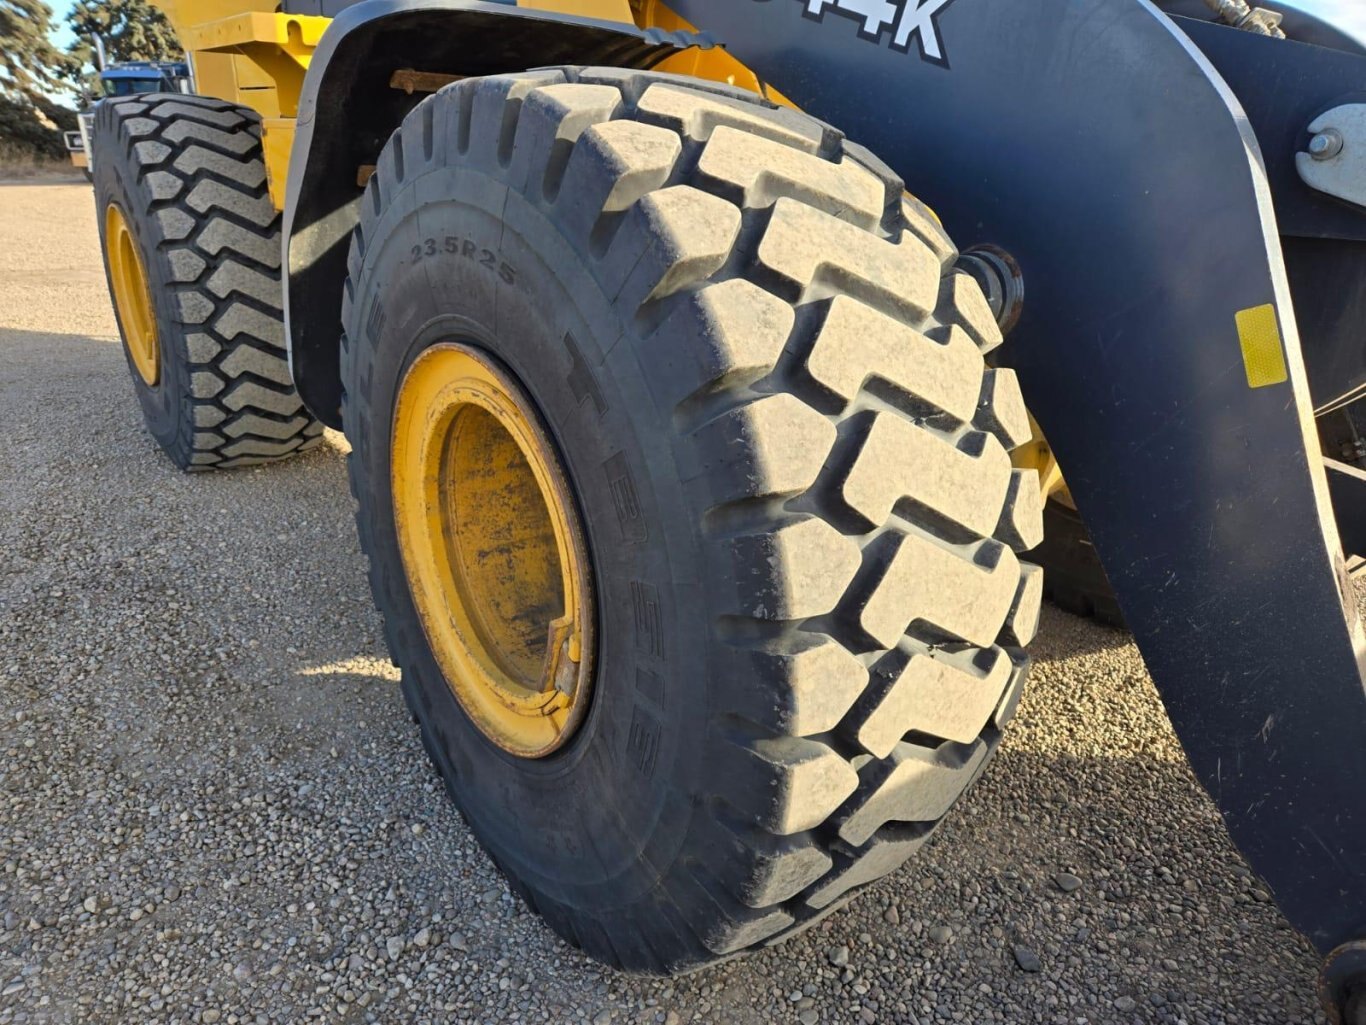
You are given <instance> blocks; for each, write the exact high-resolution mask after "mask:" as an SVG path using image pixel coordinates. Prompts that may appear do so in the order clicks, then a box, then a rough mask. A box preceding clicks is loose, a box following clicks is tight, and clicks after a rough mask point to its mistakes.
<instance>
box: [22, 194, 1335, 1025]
mask: <svg viewBox="0 0 1366 1025" xmlns="http://www.w3.org/2000/svg"><path fill="white" fill-rule="evenodd" d="M0 233H2V235H3V239H4V245H3V246H0V426H2V427H3V432H4V437H5V438H6V439H7V440H6V444H5V445H4V446H3V447H0V551H3V552H4V553H5V555H6V557H5V559H4V560H3V563H0V758H2V759H3V760H2V761H0V1025H7V1023H18V1022H48V1021H51V1022H67V1021H80V1022H201V1023H204V1025H210V1023H213V1022H220V1023H237V1022H282V1023H283V1022H301V1021H311V1020H319V1021H339V1022H383V1023H390V1022H437V1021H441V1022H445V1021H462V1022H464V1021H469V1022H505V1021H528V1022H538V1021H547V1022H578V1021H583V1022H591V1023H593V1025H607V1023H609V1022H630V1023H649V1022H663V1023H668V1025H674V1023H681V1022H688V1021H702V1022H715V1023H756V1025H757V1023H767V1022H777V1023H782V1022H800V1023H802V1025H812V1023H815V1022H838V1023H844V1022H851V1023H858V1022H870V1023H871V1022H901V1023H918V1025H928V1023H930V1022H969V1023H978V1022H1012V1023H1015V1022H1020V1023H1025V1022H1040V1023H1058V1025H1074V1023H1075V1025H1083V1023H1094V1022H1120V1023H1129V1022H1187V1023H1190V1025H1195V1023H1216V1022H1226V1023H1229V1025H1233V1023H1237V1025H1253V1023H1265V1025H1273V1023H1274V1025H1288V1023H1301V1022H1303V1023H1309V1022H1318V1021H1319V1020H1320V1017H1319V1014H1318V1012H1317V1010H1316V1004H1315V1001H1314V997H1313V989H1312V983H1313V978H1314V973H1315V971H1316V967H1317V964H1316V960H1315V958H1314V956H1313V954H1312V951H1311V950H1310V949H1309V947H1308V946H1307V945H1306V944H1305V942H1304V941H1303V940H1302V939H1300V938H1299V937H1298V936H1297V935H1296V934H1295V933H1293V932H1292V931H1290V930H1289V928H1288V927H1287V926H1286V924H1285V923H1284V921H1283V920H1282V918H1281V916H1280V914H1279V913H1278V912H1277V910H1276V908H1275V906H1274V905H1273V904H1272V903H1271V902H1270V899H1269V897H1268V895H1267V893H1266V892H1265V891H1264V890H1263V889H1262V888H1261V887H1260V886H1259V885H1258V883H1257V882H1256V881H1255V880H1254V879H1252V878H1251V877H1250V875H1249V873H1248V871H1247V869H1246V868H1245V867H1244V865H1243V863H1242V861H1241V859H1240V858H1239V857H1238V855H1237V853H1236V852H1235V851H1234V850H1233V849H1232V847H1231V846H1230V844H1229V842H1228V840H1227V839H1226V837H1225V836H1224V834H1223V832H1222V830H1221V828H1220V824H1219V820H1218V818H1217V816H1216V814H1215V812H1214V810H1213V807H1212V805H1211V804H1210V803H1209V801H1208V800H1207V799H1206V798H1205V796H1204V795H1203V793H1201V792H1200V791H1199V790H1198V789H1197V787H1196V785H1195V783H1194V781H1193V779H1192V777H1191V776H1190V773H1189V772H1188V770H1187V769H1186V766H1185V763H1184V761H1183V759H1182V756H1181V752H1180V750H1179V748H1178V746H1177V744H1176V741H1175V738H1174V737H1173V736H1172V733H1171V730H1170V727H1169V726H1168V724H1167V721H1166V718H1165V716H1164V714H1163V712H1162V709H1161V706H1160V705H1159V704H1158V700H1157V696H1156V694H1155V692H1154V690H1153V687H1152V684H1151V682H1150V681H1149V679H1148V676H1147V674H1146V672H1145V671H1144V668H1143V663H1142V661H1141V659H1140V658H1139V656H1138V653H1137V651H1136V650H1135V649H1134V647H1133V646H1132V645H1131V644H1129V643H1128V642H1127V639H1126V637H1125V636H1124V635H1122V634H1120V633H1116V632H1114V631H1110V630H1107V629H1104V628H1101V627H1097V626H1094V625H1091V624H1089V623H1086V622H1083V621H1081V620H1078V619H1075V618H1072V617H1070V616H1067V615H1065V614H1063V613H1061V612H1058V611H1056V610H1053V609H1048V610H1046V612H1045V619H1044V626H1043V630H1042V633H1041V635H1040V637H1039V640H1038V642H1037V645H1036V649H1037V657H1038V664H1037V669H1036V671H1035V673H1034V676H1033V680H1032V689H1031V690H1030V691H1029V692H1028V693H1027V696H1026V699H1025V702H1024V704H1023V706H1022V709H1021V712H1020V715H1019V717H1018V718H1017V720H1016V721H1015V723H1014V725H1013V726H1012V728H1011V730H1010V733H1009V736H1008V737H1007V739H1006V743H1005V747H1004V751H1003V753H1002V754H1001V756H1000V758H999V759H998V760H997V761H996V764H995V765H994V767H993V769H992V770H991V771H990V772H988V774H987V776H986V778H985V780H984V781H983V783H982V784H981V785H979V786H978V787H977V788H976V790H974V791H973V793H972V794H971V795H970V797H969V798H968V800H967V801H966V803H965V806H964V807H962V808H961V809H960V810H959V811H958V813H957V814H956V815H955V816H953V817H952V821H951V823H950V824H949V825H948V826H947V827H946V828H945V829H944V830H943V831H942V832H941V834H940V836H939V838H938V840H937V842H936V843H935V844H934V845H933V846H932V847H931V848H929V849H928V851H927V853H926V854H925V855H923V856H922V857H921V858H920V859H919V860H918V861H917V862H915V863H913V864H912V865H911V866H908V867H907V868H906V869H904V870H902V871H901V872H899V873H897V874H895V875H894V876H893V877H892V878H889V879H886V880H884V881H883V882H882V883H880V884H878V885H877V886H874V887H873V888H872V889H871V890H869V891H868V892H867V893H865V894H864V895H863V896H862V897H861V898H860V899H858V900H857V901H855V902H854V904H853V905H851V906H850V908H848V909H847V910H845V911H843V912H840V913H838V914H836V915H834V916H832V917H831V918H828V919H826V920H825V921H824V922H822V923H821V925H819V926H818V927H816V928H815V929H813V930H811V931H810V932H808V933H806V934H804V935H802V936H800V937H798V938H797V939H795V940H793V941H792V942H789V943H788V944H786V945H785V946H783V947H780V948H778V949H775V950H770V951H766V952H763V953H760V954H758V955H756V956H752V957H749V958H747V959H744V960H741V961H737V962H732V963H730V964H728V965H725V966H723V967H721V968H718V969H713V970H710V971H706V972H701V973H698V974H695V975H692V976H688V977H686V978H682V979H676V980H672V981H669V980H650V979H638V978H630V977H625V976H619V975H613V974H611V973H608V972H606V971H604V970H602V969H599V968H598V967H597V966H596V965H594V964H593V963H591V962H589V961H588V960H586V959H585V958H584V957H583V956H582V955H580V954H579V953H578V952H577V951H575V950H573V949H572V948H570V947H568V946H567V945H565V944H564V943H562V942H560V941H559V940H558V939H557V938H556V937H555V936H554V935H553V934H552V933H550V932H549V931H548V930H547V929H546V928H544V927H543V926H542V925H541V924H540V921H539V920H538V919H537V918H536V917H535V916H533V915H532V914H530V913H529V912H528V911H527V910H526V909H525V908H524V907H523V906H522V905H521V904H520V903H519V902H518V901H517V900H515V899H514V898H513V897H512V896H511V895H510V894H509V892H508V890H507V887H506V886H505V884H504V882H503V880H502V878H501V877H500V876H499V874H498V873H497V871H496V870H495V869H494V868H493V867H492V865H491V864H490V862H489V860H488V858H487V857H485V855H484V854H483V852H482V851H481V850H480V849H479V848H478V847H477V845H476V844H475V842H474V840H473V839H472V837H471V836H470V834H469V832H468V830H467V829H466V828H465V827H464V825H463V823H462V822H461V821H460V819H459V817H458V815H457V814H456V813H455V811H454V810H453V809H452V807H451V806H450V805H449V804H448V803H447V801H446V799H445V797H444V794H443V791H442V788H441V786H440V784H439V782H438V780H437V778H436V776H435V775H434V773H433V772H432V770H431V769H430V768H429V767H428V764H427V760H426V757H425V756H424V754H423V751H422V747H421V744H420V742H419V740H418V735H417V730H416V728H415V727H414V726H413V725H412V723H411V722H410V720H409V719H408V717H407V714H406V713H405V711H404V708H403V703H402V701H401V699H400V697H399V694H398V689H397V680H396V674H395V671H394V670H393V669H392V668H391V667H390V665H389V663H388V661H387V658H386V656H385V650H384V646H383V641H382V640H381V639H380V629H379V622H378V619H377V617H376V614H375V612H374V611H373V609H372V606H371V602H370V596H369V593H368V591H367V590H366V585H365V580H364V576H363V563H362V559H361V557H360V554H359V551H358V549H357V546H356V541H355V537H354V530H353V525H352V522H351V501H350V498H349V497H348V494H347V491H346V481H345V470H344V467H343V460H342V451H343V449H344V443H343V442H342V441H341V440H340V438H338V437H336V436H331V437H330V438H329V445H327V446H325V447H324V448H323V449H322V450H321V451H318V452H315V453H312V454H310V455H308V456H306V457H303V458H300V459H298V460H296V461H294V462H290V463H288V464H286V465H282V466H277V467H271V468H269V469H265V470H259V471H241V472H236V473H229V474H222V475H216V476H207V477H196V478H190V477H186V476H182V475H180V474H179V473H176V472H175V471H173V470H172V468H171V466H170V465H169V463H167V462H166V461H165V460H164V459H163V458H162V457H161V456H160V455H159V454H158V452H157V451H156V450H155V447H154V445H153V443H152V441H151V439H150V438H149V437H148V435H147V434H146V433H145V431H144V430H143V429H142V425H141V421H140V418H139V413H138V409H137V405H136V403H135V401H134V399H133V394H132V391H131V388H130V386H129V382H128V373H127V370H126V369H125V365H124V361H123V356H122V354H121V353H120V351H119V347H118V343H117V340H116V338H115V336H114V335H115V327H114V321H113V317H112V314H111V313H110V309H109V302H108V299H107V296H106V293H105V287H104V281H103V277H102V275H101V272H100V268H99V254H98V245H97V240H96V234H95V225H94V217H93V212H92V204H91V202H90V194H89V191H88V189H87V188H86V187H84V186H75V185H53V186H30V185H12V186H5V187H0Z"/></svg>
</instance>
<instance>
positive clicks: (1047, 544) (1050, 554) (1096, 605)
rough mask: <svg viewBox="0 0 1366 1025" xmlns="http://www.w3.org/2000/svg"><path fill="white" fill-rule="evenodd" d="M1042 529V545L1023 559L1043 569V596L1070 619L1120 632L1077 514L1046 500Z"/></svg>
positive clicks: (1110, 593)
mask: <svg viewBox="0 0 1366 1025" xmlns="http://www.w3.org/2000/svg"><path fill="white" fill-rule="evenodd" d="M1043 525H1044V533H1043V544H1041V545H1039V547H1038V548H1036V549H1034V550H1033V551H1032V552H1029V553H1027V554H1026V555H1025V558H1026V559H1028V560H1030V561H1031V562H1035V563H1038V564H1039V565H1040V566H1042V567H1043V571H1044V576H1043V580H1044V585H1043V590H1044V596H1045V597H1047V598H1048V599H1049V600H1051V601H1052V602H1053V604H1055V605H1057V606H1058V607H1059V608H1061V609H1064V610H1065V611H1067V612H1071V613H1073V614H1074V615H1077V616H1083V617H1086V618H1090V619H1095V620H1096V621H1098V622H1101V623H1105V624H1106V625H1108V626H1113V627H1117V628H1119V629H1124V628H1125V624H1124V614H1123V613H1122V612H1120V610H1119V601H1118V600H1117V599H1116V598H1115V591H1114V588H1113V587H1111V586H1110V580H1109V578H1108V577H1107V576H1106V575H1105V568H1104V567H1103V566H1102V565H1101V564H1100V556H1099V555H1097V554H1096V547H1095V545H1093V544H1092V543H1091V535H1090V534H1088V533H1087V532H1086V525H1085V524H1084V523H1083V522H1082V520H1081V514H1080V513H1078V512H1077V510H1076V509H1074V508H1073V507H1072V506H1070V505H1068V504H1067V503H1065V502H1059V501H1058V500H1057V499H1056V498H1050V499H1049V500H1048V502H1047V503H1046V505H1045V506H1044V514H1043Z"/></svg>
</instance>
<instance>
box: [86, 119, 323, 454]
mask: <svg viewBox="0 0 1366 1025" xmlns="http://www.w3.org/2000/svg"><path fill="white" fill-rule="evenodd" d="M91 153H92V156H93V159H94V164H95V173H94V181H95V210H96V215H97V219H98V222H99V227H100V240H101V245H102V249H103V251H104V256H105V273H106V277H107V278H108V281H109V287H110V293H111V296H113V298H114V305H115V310H116V313H117V316H118V321H119V333H120V335H121V336H122V339H123V343H124V353H125V355H126V356H127V357H128V365H129V370H130V371H131V373H132V378H133V388H134V390H135V391H136V392H137V396H138V401H139V403H140V404H141V406H142V411H143V416H144V419H145V420H146V423H147V428H148V430H149V431H150V433H151V434H152V437H153V438H155V439H156V442H157V444H159V445H160V446H161V448H162V449H163V450H164V451H165V452H166V454H167V455H168V456H170V457H171V460H172V461H173V462H174V463H175V464H176V465H177V466H178V467H180V468H181V469H182V470H207V469H213V468H226V467H233V466H245V465H249V464H254V463H263V462H271V461H274V460H277V459H280V458H283V457H285V456H288V455H291V454H293V453H295V452H299V451H302V450H304V449H307V448H311V447H313V446H314V445H316V444H317V443H318V441H319V440H320V438H321V436H322V425H321V424H320V423H318V421H316V420H315V419H313V417H312V416H311V415H309V413H308V412H307V410H305V409H304V408H303V403H302V402H301V400H300V399H299V395H298V393H297V392H296V391H295V390H294V385H293V381H292V379H291V377H290V373H289V364H288V359H287V357H286V354H285V334H284V315H283V301H284V295H283V291H282V285H281V279H280V217H279V214H278V213H276V211H275V208H274V206H273V205H272V203H271V200H270V194H269V191H268V189H267V186H266V176H265V165H264V163H263V162H262V155H261V132H260V124H259V121H258V119H257V117H256V115H255V114H254V113H253V112H252V111H250V110H248V109H246V108H243V107H238V106H235V105H233V104H231V103H226V102H224V101H222V100H216V99H212V98H209V97H206V96H186V95H182V94H179V93H176V94H165V95H142V96H130V97H126V98H119V99H110V100H105V101H104V102H102V103H100V104H99V106H98V107H97V110H96V114H95V125H94V130H93V132H92V133H91Z"/></svg>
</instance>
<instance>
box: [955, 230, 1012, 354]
mask: <svg viewBox="0 0 1366 1025" xmlns="http://www.w3.org/2000/svg"><path fill="white" fill-rule="evenodd" d="M955 266H956V267H957V268H958V270H961V271H963V272H965V273H966V274H968V275H970V276H971V277H973V278H975V279H976V280H977V283H978V284H979V285H981V286H982V294H983V295H984V296H986V300H987V305H988V306H990V307H991V312H992V313H994V314H995V315H996V323H997V324H999V325H1000V328H1001V334H1003V335H1006V334H1009V333H1010V329H1011V328H1012V327H1014V326H1015V324H1016V322H1017V321H1018V320H1019V319H1020V311H1021V310H1022V309H1023V308H1024V275H1022V274H1021V273H1020V265H1019V264H1018V263H1016V262H1015V258H1014V257H1013V256H1011V255H1010V254H1009V253H1007V252H1006V251H1005V250H1004V249H1002V248H1001V247H1000V246H993V245H980V246H972V247H971V248H970V249H965V250H963V252H962V253H960V254H959V256H958V262H957V263H956V264H955Z"/></svg>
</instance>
